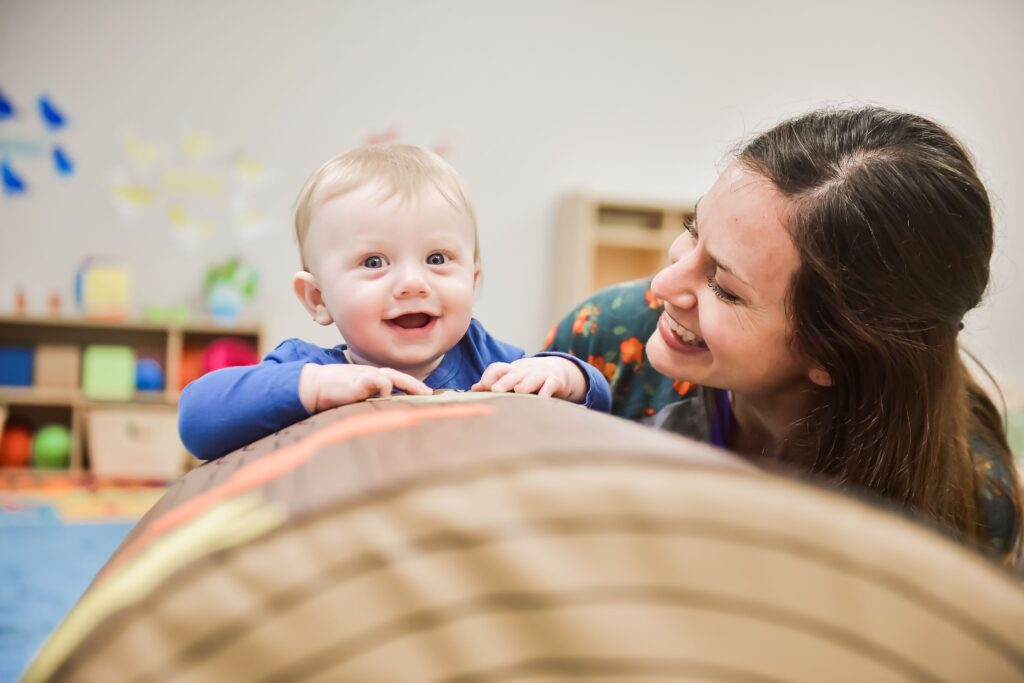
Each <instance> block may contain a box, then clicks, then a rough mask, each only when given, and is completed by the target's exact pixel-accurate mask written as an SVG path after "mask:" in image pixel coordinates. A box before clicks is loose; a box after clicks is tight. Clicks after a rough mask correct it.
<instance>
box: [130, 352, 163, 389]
mask: <svg viewBox="0 0 1024 683" xmlns="http://www.w3.org/2000/svg"><path fill="white" fill-rule="evenodd" d="M135 388H136V389H138V390H139V391H160V390H161V389H163V388H164V369H163V368H162V367H161V366H160V363H158V362H157V361H156V360H154V359H153V358H140V359H139V360H138V361H136V363H135Z"/></svg>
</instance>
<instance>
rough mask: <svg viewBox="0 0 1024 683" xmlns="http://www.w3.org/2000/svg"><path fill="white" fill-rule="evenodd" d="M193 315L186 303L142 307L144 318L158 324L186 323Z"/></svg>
mask: <svg viewBox="0 0 1024 683" xmlns="http://www.w3.org/2000/svg"><path fill="white" fill-rule="evenodd" d="M191 317H192V315H191V314H190V313H189V310H188V306H186V305H185V304H173V305H170V306H146V307H145V308H144V309H142V318H143V320H145V321H146V322H151V323H156V324H158V325H184V324H186V323H187V322H188V321H189V319H190V318H191Z"/></svg>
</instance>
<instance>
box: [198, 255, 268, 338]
mask: <svg viewBox="0 0 1024 683" xmlns="http://www.w3.org/2000/svg"><path fill="white" fill-rule="evenodd" d="M257 280H258V276H257V273H256V270H255V269H254V268H252V267H251V266H248V265H246V264H244V263H242V262H241V261H240V260H239V259H237V258H232V259H228V260H227V261H224V262H223V263H219V264H216V265H214V266H211V267H210V268H209V270H207V271H206V282H205V283H204V285H203V292H204V294H206V308H207V311H208V312H209V314H210V316H211V317H212V318H213V320H214V322H217V323H219V324H222V325H234V324H235V323H237V322H238V317H239V315H240V314H241V312H242V307H243V305H244V304H245V302H246V301H248V300H249V299H251V298H252V296H253V294H255V293H256V282H257Z"/></svg>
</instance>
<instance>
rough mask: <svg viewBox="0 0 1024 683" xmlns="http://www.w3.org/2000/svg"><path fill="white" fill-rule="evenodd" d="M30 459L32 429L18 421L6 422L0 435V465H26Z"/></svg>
mask: <svg viewBox="0 0 1024 683" xmlns="http://www.w3.org/2000/svg"><path fill="white" fill-rule="evenodd" d="M31 459H32V430H31V429H29V428H28V427H27V426H26V425H23V424H20V423H18V422H8V423H7V424H6V425H5V426H4V433H3V436H2V437H0V467H28V466H29V461H30V460H31Z"/></svg>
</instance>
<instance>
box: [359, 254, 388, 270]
mask: <svg viewBox="0 0 1024 683" xmlns="http://www.w3.org/2000/svg"><path fill="white" fill-rule="evenodd" d="M363 266H364V267H366V268H383V267H384V259H382V258H381V257H380V256H367V257H366V258H365V259H363Z"/></svg>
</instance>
